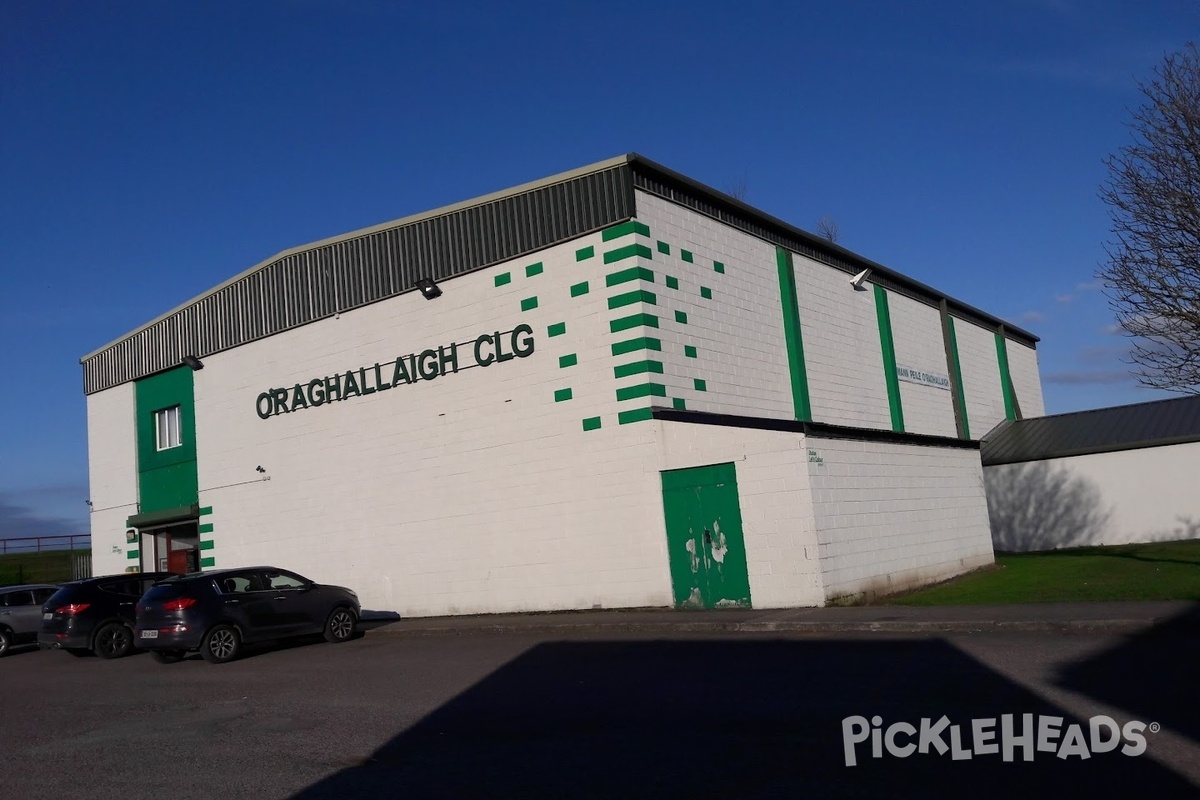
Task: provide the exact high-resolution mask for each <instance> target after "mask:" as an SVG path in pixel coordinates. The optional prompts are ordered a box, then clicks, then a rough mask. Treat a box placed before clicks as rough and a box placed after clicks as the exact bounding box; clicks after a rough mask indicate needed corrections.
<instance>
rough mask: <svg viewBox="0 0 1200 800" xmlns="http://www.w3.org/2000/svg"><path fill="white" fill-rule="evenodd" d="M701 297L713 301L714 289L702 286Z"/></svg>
mask: <svg viewBox="0 0 1200 800" xmlns="http://www.w3.org/2000/svg"><path fill="white" fill-rule="evenodd" d="M700 296H701V297H703V298H704V299H705V300H712V289H710V288H708V287H707V286H701V287H700Z"/></svg>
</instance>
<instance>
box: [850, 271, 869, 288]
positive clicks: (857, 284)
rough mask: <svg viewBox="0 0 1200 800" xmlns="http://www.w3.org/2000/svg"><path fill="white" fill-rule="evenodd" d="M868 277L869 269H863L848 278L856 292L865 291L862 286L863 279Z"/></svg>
mask: <svg viewBox="0 0 1200 800" xmlns="http://www.w3.org/2000/svg"><path fill="white" fill-rule="evenodd" d="M869 277H871V270H870V269H864V270H863V271H862V272H860V273H858V274H857V275H855V276H854V277H853V278H851V279H850V285H851V286H853V287H854V291H856V292H865V291H866V289H864V288H863V281H865V280H866V279H867V278H869Z"/></svg>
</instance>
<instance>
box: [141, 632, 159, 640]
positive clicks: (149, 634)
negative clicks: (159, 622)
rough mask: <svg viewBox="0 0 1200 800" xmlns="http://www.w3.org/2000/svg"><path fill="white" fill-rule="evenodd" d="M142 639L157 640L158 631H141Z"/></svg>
mask: <svg viewBox="0 0 1200 800" xmlns="http://www.w3.org/2000/svg"><path fill="white" fill-rule="evenodd" d="M142 638H143V639H157V638H158V631H142Z"/></svg>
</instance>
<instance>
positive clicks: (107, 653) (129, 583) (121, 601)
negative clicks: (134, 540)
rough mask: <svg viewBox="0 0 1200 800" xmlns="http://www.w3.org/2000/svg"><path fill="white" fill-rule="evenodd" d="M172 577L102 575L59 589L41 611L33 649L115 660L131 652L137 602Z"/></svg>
mask: <svg viewBox="0 0 1200 800" xmlns="http://www.w3.org/2000/svg"><path fill="white" fill-rule="evenodd" d="M173 574H174V573H171V572H139V573H135V574H129V575H105V576H103V577H99V578H86V579H84V580H81V581H72V582H71V583H64V584H63V585H62V586H61V587H60V588H59V590H58V591H57V592H55V593H54V594H52V595H51V596H50V599H49V600H47V601H46V603H45V605H43V606H42V630H41V633H39V634H38V644H39V645H41V646H42V647H55V648H61V649H63V650H66V651H67V652H68V653H71V654H73V655H77V656H82V655H87V654H89V653H95V654H96V655H98V656H100V657H101V658H120V657H121V656H126V655H129V653H131V652H132V651H133V622H134V614H135V611H136V606H137V601H138V598H139V597H141V596H142V595H143V594H144V593H145V591H146V590H147V589H149V588H150V587H151V586H153V585H154V584H155V583H156V582H157V581H161V580H163V579H165V578H170V577H171V576H172V575H173Z"/></svg>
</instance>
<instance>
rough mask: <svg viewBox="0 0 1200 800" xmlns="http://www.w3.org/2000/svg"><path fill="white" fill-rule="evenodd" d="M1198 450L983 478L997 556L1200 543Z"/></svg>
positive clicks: (1157, 451)
mask: <svg viewBox="0 0 1200 800" xmlns="http://www.w3.org/2000/svg"><path fill="white" fill-rule="evenodd" d="M1197 464H1200V442H1194V443H1191V444H1178V445H1170V446H1165V447H1148V448H1143V449H1140V450H1124V451H1121V452H1116V453H1098V454H1096V455H1088V456H1074V457H1072V458H1055V459H1049V460H1046V461H1029V462H1025V463H1022V464H1003V465H1000V466H995V467H988V468H986V469H985V470H984V477H985V479H986V481H987V496H988V511H989V515H990V517H991V522H992V541H993V544H994V546H995V548H996V549H997V550H1006V551H1012V552H1024V551H1035V550H1054V549H1057V548H1061V547H1083V546H1087V545H1111V544H1131V543H1134V542H1159V541H1170V540H1174V539H1190V538H1196V537H1197V536H1200V491H1197V483H1196V465H1197Z"/></svg>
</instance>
